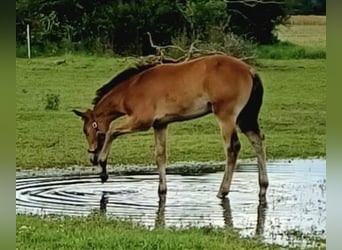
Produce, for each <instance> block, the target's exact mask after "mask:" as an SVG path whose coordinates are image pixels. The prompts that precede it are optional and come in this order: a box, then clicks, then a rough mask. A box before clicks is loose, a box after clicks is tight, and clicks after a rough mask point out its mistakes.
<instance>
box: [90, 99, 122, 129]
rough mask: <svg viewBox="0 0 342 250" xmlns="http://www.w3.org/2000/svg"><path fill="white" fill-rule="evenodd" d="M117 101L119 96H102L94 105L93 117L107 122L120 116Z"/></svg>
mask: <svg viewBox="0 0 342 250" xmlns="http://www.w3.org/2000/svg"><path fill="white" fill-rule="evenodd" d="M119 101H120V100H119V98H115V97H114V96H109V97H104V99H103V100H101V101H100V102H99V103H98V104H97V105H96V106H95V107H94V115H95V117H97V118H99V119H101V120H103V121H107V122H108V123H110V122H112V121H113V120H115V119H116V118H118V117H120V116H121V115H122V114H121V112H120V103H119Z"/></svg>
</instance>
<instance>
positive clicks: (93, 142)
mask: <svg viewBox="0 0 342 250" xmlns="http://www.w3.org/2000/svg"><path fill="white" fill-rule="evenodd" d="M73 112H74V113H75V114H76V115H78V116H80V117H81V118H82V120H83V122H84V124H83V133H84V134H85V136H86V139H87V141H88V145H89V146H88V153H89V156H90V162H91V163H92V164H93V165H97V163H98V156H99V153H100V151H101V149H102V146H103V143H104V139H105V132H106V131H105V126H104V124H102V122H101V121H99V120H95V118H94V114H93V111H92V110H87V111H86V112H81V111H78V110H73Z"/></svg>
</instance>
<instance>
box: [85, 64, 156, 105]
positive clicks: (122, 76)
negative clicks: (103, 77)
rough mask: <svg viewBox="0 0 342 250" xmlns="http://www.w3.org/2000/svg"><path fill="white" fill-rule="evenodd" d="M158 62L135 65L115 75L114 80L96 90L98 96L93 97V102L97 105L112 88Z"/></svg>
mask: <svg viewBox="0 0 342 250" xmlns="http://www.w3.org/2000/svg"><path fill="white" fill-rule="evenodd" d="M156 65H157V63H152V64H143V65H135V66H133V67H130V68H127V69H125V70H123V71H122V72H120V73H119V74H117V75H116V76H114V78H113V79H112V80H110V81H109V82H108V83H107V84H105V85H103V86H102V87H101V88H99V89H98V90H96V97H95V98H94V99H93V102H92V104H94V105H96V104H98V103H99V101H100V100H101V99H102V97H103V96H104V95H105V94H107V93H108V92H109V91H110V90H111V89H112V88H114V87H115V86H116V85H118V84H120V83H121V82H123V81H125V80H127V79H128V78H130V77H132V76H134V75H136V74H139V73H140V72H142V71H145V70H147V69H149V68H152V67H154V66H156Z"/></svg>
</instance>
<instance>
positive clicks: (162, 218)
mask: <svg viewBox="0 0 342 250" xmlns="http://www.w3.org/2000/svg"><path fill="white" fill-rule="evenodd" d="M325 165H326V162H325V160H322V159H315V160H293V161H278V162H269V163H268V173H269V180H270V186H269V189H268V193H267V205H263V204H259V202H258V182H257V180H258V174H257V166H256V165H255V164H241V165H240V166H239V167H238V168H237V169H236V172H235V173H234V176H233V182H232V190H231V193H230V194H229V199H225V200H223V201H221V200H219V199H217V198H216V193H217V191H218V188H219V185H220V182H221V179H222V176H223V173H222V172H215V173H205V174H197V175H195V176H191V175H188V174H187V175H180V174H169V175H167V183H168V194H167V197H166V200H159V198H158V195H157V186H158V176H157V174H155V173H152V174H144V175H125V176H115V175H114V176H113V175H112V176H110V179H109V180H108V182H106V183H104V184H101V182H100V181H99V178H98V176H97V175H85V176H80V175H78V176H73V175H70V176H59V177H58V176H49V177H27V176H26V177H20V178H19V177H17V181H16V211H17V213H34V214H68V215H88V214H90V213H91V212H93V211H94V210H101V211H103V212H105V213H106V214H107V215H108V216H114V217H119V218H129V219H131V220H133V221H137V222H139V223H141V224H144V225H146V226H148V227H154V226H175V227H187V226H209V225H211V226H219V227H223V226H231V227H233V228H234V229H236V230H238V231H239V232H240V234H241V235H242V236H258V237H261V238H262V239H263V240H264V241H266V242H269V243H276V244H281V245H300V246H309V245H310V242H309V241H306V240H303V238H302V237H300V238H298V237H297V238H293V237H292V236H293V235H297V236H298V235H302V234H310V235H316V236H317V235H318V236H322V237H325V228H326V175H325Z"/></svg>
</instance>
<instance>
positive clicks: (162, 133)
mask: <svg viewBox="0 0 342 250" xmlns="http://www.w3.org/2000/svg"><path fill="white" fill-rule="evenodd" d="M166 132H167V126H162V127H158V128H157V127H155V128H154V138H155V157H156V164H157V167H158V171H159V188H158V193H159V196H161V195H164V194H166V191H167V188H166V173H165V168H166Z"/></svg>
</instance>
